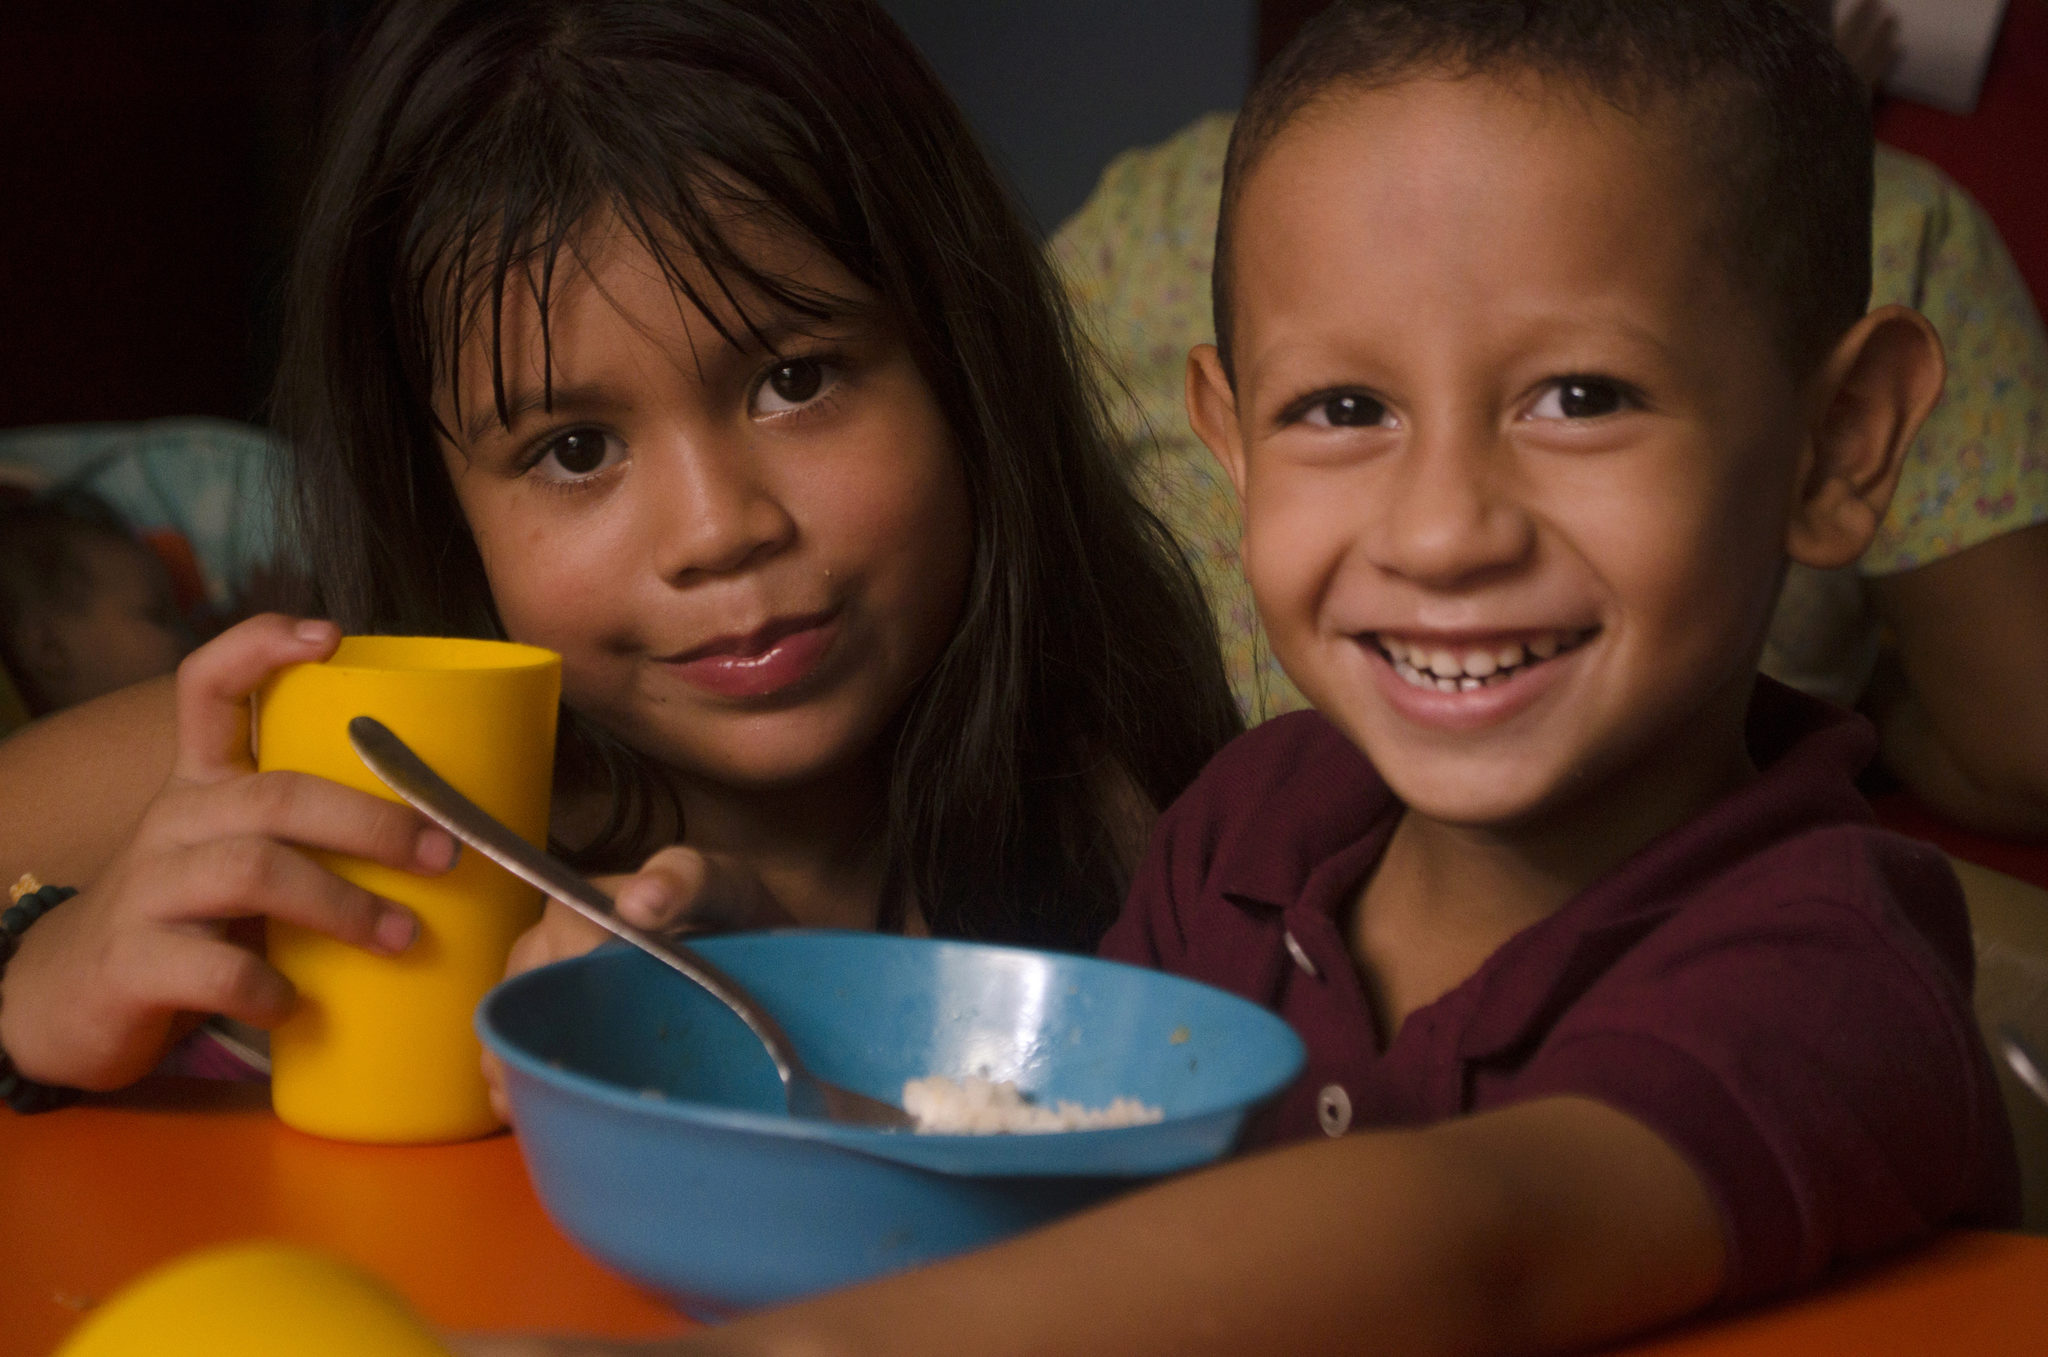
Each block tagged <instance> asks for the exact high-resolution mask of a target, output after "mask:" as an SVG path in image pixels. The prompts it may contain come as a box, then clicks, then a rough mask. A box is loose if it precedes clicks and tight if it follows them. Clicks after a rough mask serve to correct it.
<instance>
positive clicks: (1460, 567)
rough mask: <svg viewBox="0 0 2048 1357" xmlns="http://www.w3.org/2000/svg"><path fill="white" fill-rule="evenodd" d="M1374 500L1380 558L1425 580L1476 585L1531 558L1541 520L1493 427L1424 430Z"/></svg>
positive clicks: (1375, 551)
mask: <svg viewBox="0 0 2048 1357" xmlns="http://www.w3.org/2000/svg"><path fill="white" fill-rule="evenodd" d="M1389 470H1390V471H1391V473H1392V474H1391V475H1389V476H1388V477H1386V478H1385V479H1384V480H1383V481H1382V482H1381V484H1380V489H1381V490H1382V491H1383V492H1384V493H1383V494H1382V495H1381V496H1379V497H1378V499H1377V502H1376V503H1375V504H1374V505H1373V506H1372V508H1371V512H1372V513H1373V514H1374V516H1375V518H1376V520H1377V521H1376V524H1375V531H1374V532H1373V534H1372V537H1371V539H1370V550H1371V552H1372V555H1373V557H1374V563H1375V564H1376V565H1378V566H1379V567H1380V568H1381V569H1383V570H1386V571H1389V572H1391V573H1393V574H1397V575H1400V576H1402V577H1404V578H1406V579H1410V580H1413V581H1414V582H1416V583H1418V584H1424V585H1428V586H1430V587H1432V588H1438V589H1449V588H1460V587H1469V586H1471V585H1473V584H1475V583H1480V582H1482V581H1483V580H1484V579H1485V578H1486V577H1487V576H1488V575H1491V574H1494V573H1497V572H1500V571H1505V570H1511V569H1514V568H1515V567H1517V566H1519V565H1521V564H1522V563H1523V562H1524V561H1526V560H1527V559H1528V557H1529V555H1530V553H1531V552H1532V551H1533V550H1534V547H1535V542H1536V534H1535V525H1534V523H1533V521H1532V520H1531V518H1530V516H1529V514H1528V513H1527V511H1526V510H1525V508H1524V507H1523V505H1522V504H1521V502H1520V499H1519V497H1518V496H1517V495H1516V493H1515V490H1514V483H1513V473H1512V468H1511V467H1510V466H1509V465H1508V458H1507V454H1506V452H1505V450H1504V449H1503V448H1501V447H1499V446H1497V445H1496V444H1495V442H1494V440H1493V438H1492V437H1491V436H1490V435H1489V434H1487V433H1481V432H1479V431H1476V430H1464V431H1457V430H1446V431H1444V432H1442V433H1439V434H1436V435H1429V434H1426V433H1420V432H1418V435H1417V437H1416V438H1414V439H1413V440H1412V441H1411V442H1410V443H1409V445H1408V446H1407V447H1406V448H1404V449H1402V451H1401V453H1400V454H1399V456H1398V458H1397V460H1396V462H1395V464H1394V465H1393V466H1392V467H1390V468H1389Z"/></svg>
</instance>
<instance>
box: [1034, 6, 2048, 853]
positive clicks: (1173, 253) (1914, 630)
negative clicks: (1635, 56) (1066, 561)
mask: <svg viewBox="0 0 2048 1357" xmlns="http://www.w3.org/2000/svg"><path fill="white" fill-rule="evenodd" d="M1797 7H1798V8H1800V9H1802V10H1803V11H1805V12H1806V13H1807V14H1808V15H1809V17H1812V18H1815V19H1820V20H1825V18H1826V15H1827V11H1828V5H1827V3H1826V0H1799V3H1798V5H1797ZM1837 40H1838V42H1839V43H1840V45H1841V46H1842V47H1843V49H1844V52H1845V55H1847V56H1849V57H1850V58H1851V61H1852V64H1853V65H1854V66H1855V67H1856V69H1857V72H1858V74H1859V75H1860V76H1861V77H1862V78H1863V79H1864V81H1865V83H1866V84H1868V83H1871V82H1872V81H1873V79H1875V78H1876V77H1878V76H1879V75H1881V74H1882V72H1883V71H1884V70H1885V69H1887V68H1888V67H1889V65H1890V64H1891V61H1892V59H1893V57H1894V56H1895V54H1896V49H1895V43H1896V24H1895V21H1893V20H1892V19H1891V16H1890V15H1889V12H1888V11H1885V10H1884V9H1883V7H1882V6H1881V5H1877V4H1872V3H1863V4H1859V5H1856V6H1853V7H1851V8H1850V9H1849V10H1847V11H1846V12H1845V14H1844V16H1843V23H1842V26H1841V28H1840V29H1838V30H1837ZM1231 124H1232V119H1231V117H1230V116H1229V115H1226V114H1213V115H1210V116H1208V117H1205V118H1202V119H1200V120H1198V121H1196V122H1195V123H1193V124H1191V125H1190V126H1189V127H1187V128H1185V129H1184V130H1182V131H1181V132H1180V133H1178V134H1177V135H1175V136H1174V137H1173V138H1171V139H1169V140H1168V141H1166V142H1164V143H1162V144H1161V145H1159V146H1156V147H1151V148H1147V149H1143V150H1137V151H1132V152H1128V153H1126V154H1125V155H1123V156H1121V157H1119V158H1118V159H1117V160H1116V161H1115V162H1113V163H1112V164H1111V165H1110V167H1109V168H1108V169H1107V170H1106V171H1105V172H1104V173H1103V176H1102V179H1101V182H1100V183H1099V184H1098V186H1097V188H1096V190H1095V192H1094V194H1093V195H1092V196H1091V197H1090V199H1089V200H1088V202H1087V203H1086V204H1084V205H1083V206H1082V208H1081V209H1080V211H1079V212H1077V213H1076V214H1075V215H1074V216H1073V217H1072V218H1070V219H1069V220H1068V221H1067V222H1066V223H1065V224H1064V225H1063V226H1061V227H1060V228H1059V230H1058V231H1057V232H1056V233H1055V235H1054V237H1053V242H1052V249H1053V253H1054V256H1055V258H1056V259H1057V261H1058V262H1059V264H1060V266H1061V268H1062V270H1063V272H1064V274H1065V276H1066V277H1067V279H1068V285H1069V290H1070V291H1071V293H1072V294H1073V296H1074V298H1075V301H1076V303H1077V305H1078V307H1079V308H1080V309H1081V311H1082V313H1083V316H1084V318H1085V319H1086V320H1087V321H1088V323H1089V324H1090V327H1091V329H1092V331H1093V333H1094V336H1095V338H1096V340H1097V342H1098V344H1099V346H1100V349H1101V351H1102V354H1103V357H1104V361H1105V362H1106V363H1107V365H1108V367H1109V369H1110V371H1111V373H1112V375H1113V376H1114V377H1115V378H1117V379H1118V380H1119V381H1120V382H1121V383H1122V385H1123V388H1124V391H1125V393H1126V396H1127V399H1126V401H1125V403H1124V405H1123V407H1122V411H1121V426H1122V430H1123V433H1124V435H1125V438H1126V442H1127V446H1129V447H1130V449H1131V451H1132V456H1133V457H1134V459H1135V461H1136V463H1137V467H1138V471H1139V475H1140V483H1141V485H1143V486H1144V487H1145V488H1146V490H1147V493H1148V494H1149V495H1150V496H1151V498H1152V500H1153V502H1154V504H1155V505H1156V506H1157V507H1158V508H1159V510H1160V512H1161V513H1162V515H1163V516H1164V517H1166V519H1167V520H1168V521H1169V523H1171V524H1172V525H1173V527H1174V528H1175V530H1176V531H1178V532H1179V533H1180V534H1181V536H1182V537H1183V539H1184V540H1185V541H1186V543H1187V544H1188V546H1189V548H1190V551H1191V554H1192V555H1193V556H1194V558H1195V561H1196V567H1197V569H1198V571H1199V572H1200V573H1201V575H1202V579H1203V584H1204V586H1205V588H1206V589H1207V590H1208V593H1209V596H1210V600H1211V603H1212V606H1213V607H1214V609H1215V611H1216V614H1217V621H1218V626H1219V629H1220V630H1221V632H1222V635H1223V639H1224V652H1225V659H1226V663H1227V664H1228V666H1229V668H1230V672H1231V680H1232V686H1233V688H1234V690H1235V691H1236V693H1237V695H1238V699H1239V702H1240V704H1241V705H1242V706H1243V707H1244V708H1245V709H1246V711H1247V713H1248V714H1249V715H1250V717H1251V718H1252V719H1254V720H1256V719H1258V718H1260V717H1262V716H1265V715H1271V714H1274V713H1277V712H1283V711H1290V710H1294V709H1295V708H1298V707H1300V706H1302V705H1303V702H1304V700H1303V698H1302V697H1301V695H1300V694H1299V693H1298V692H1297V691H1296V690H1295V689H1294V687H1293V686H1292V685H1291V684H1290V683H1289V682H1288V681H1287V678H1286V676H1285V675H1284V674H1282V673H1281V672H1280V671H1279V669H1278V667H1277V666H1276V665H1275V664H1274V663H1273V662H1272V658H1271V655H1270V654H1269V653H1268V651H1267V649H1266V645H1265V639H1264V635H1263V633H1262V632H1261V631H1260V629H1259V626H1258V622H1257V618H1256V616H1255V614H1254V612H1253V609H1252V606H1251V599H1250V594H1249V591H1248V589H1247V587H1246V585H1245V583H1244V578H1243V571H1242V567H1241V566H1240V564H1239V561H1238V549H1237V543H1238V535H1239V525H1238V517H1237V508H1236V502H1235V499H1234V497H1233V495H1232V494H1231V492H1230V488H1229V486H1228V484H1227V483H1226V482H1225V480H1224V478H1223V477H1222V474H1221V472H1220V471H1218V470H1217V468H1216V467H1215V465H1214V463H1213V462H1212V461H1211V460H1210V459H1209V457H1208V456H1207V454H1206V452H1205V451H1204V450H1203V448H1202V446H1201V444H1200V442H1199V440H1197V439H1196V438H1195V436H1194V434H1193V432H1192V431H1191V430H1190V429H1189V427H1188V422H1187V415H1186V412H1185V409H1184V405H1183V386H1184V372H1183V369H1184V365H1185V358H1186V354H1187V352H1188V350H1189V349H1190V348H1191V347H1192V346H1194V345H1196V344H1202V343H1208V342H1210V341H1211V339H1212V338H1213V336H1214V323H1213V319H1212V317H1211V314H1210V303H1209V286H1208V279H1209V270H1210V267H1211V263H1212V243H1213V238H1214V233H1215V226H1216V215H1217V202H1218V195H1219V193H1220V189H1221V182H1222V174H1223V154H1224V147H1225V146H1226V144H1227V143H1228V140H1229V137H1230V129H1231ZM1871 244H1872V266H1873V289H1872V296H1871V301H1872V303H1873V304H1874V305H1876V304H1885V303H1893V302H1896V303H1900V304H1903V305H1907V306H1912V307H1914V308H1915V309H1917V310H1919V311H1921V312H1923V313H1924V314H1925V315H1926V316H1927V318H1928V319H1929V320H1930V321H1932V322H1933V324H1934V326H1935V329H1936V330H1937V332H1939V334H1940V335H1941V338H1942V341H1943V344H1944V346H1945V349H1946V352H1947V360H1948V380H1947V385H1946V387H1945V389H1944V394H1943V399H1942V403H1941V404H1940V406H1939V407H1937V408H1936V410H1935V411H1934V413H1933V415H1932V416H1931V417H1930V418H1929V419H1928V421H1927V424H1926V426H1925V427H1924V428H1923V430H1922V432H1921V435H1920V437H1919V439H1918V440H1917V441H1916V442H1915V443H1914V445H1913V447H1912V449H1911V451H1910V453H1909V454H1908V457H1907V459H1906V465H1905V470H1904V473H1903V475H1902V477H1901V480H1900V484H1899V489H1898V493H1897V494H1896V495H1895V496H1894V497H1893V500H1892V505H1891V509H1890V511H1889V512H1888V513H1887V515H1886V517H1885V520H1884V522H1883V523H1882V524H1881V525H1880V527H1879V530H1878V533H1877V535H1876V537H1875V539H1874V540H1873V541H1872V543H1871V545H1870V548H1869V550H1868V551H1866V552H1865V553H1864V555H1863V556H1862V558H1861V559H1860V560H1858V561H1857V562H1855V563H1854V564H1853V565H1849V566H1845V567H1843V568H1840V569H1836V570H1828V571H1819V570H1813V569H1810V568H1808V567H1805V566H1802V565H1798V564H1796V563H1795V564H1794V565H1793V566H1792V567H1791V569H1790V571H1789V574H1788V577H1787V580H1786V585H1785V589H1784V592H1783V594H1782V596H1781V598H1780V600H1779V604H1778V610H1777V613H1776V615H1775V617H1774V618H1773V621H1772V625H1771V630H1770V635H1769V638H1768V640H1767V642H1766V644H1765V647H1764V651H1763V655H1762V659H1761V664H1762V668H1763V670H1764V672H1765V673H1768V674H1771V675H1773V676H1774V677H1777V678H1780V679H1782V680H1784V681H1785V682H1788V683H1790V684H1792V685H1794V686H1795V687H1798V688H1800V689H1801V690H1803V691H1805V692H1808V693H1811V694H1813V695H1815V696H1818V697H1823V698H1826V699H1828V700H1830V701H1834V702H1837V703H1840V704H1842V705H1844V706H1861V707H1862V708H1863V710H1864V711H1866V712H1867V713H1868V714H1869V715H1870V716H1871V717H1872V718H1873V719H1874V720H1875V721H1876V722H1877V724H1878V727H1879V730H1880V734H1881V737H1882V749H1883V761H1884V764H1885V766H1886V767H1887V768H1888V769H1889V770H1890V772H1891V773H1892V774H1893V775H1895V776H1896V777H1897V778H1898V779H1899V780H1900V781H1901V782H1903V783H1904V784H1905V786H1906V787H1907V788H1909V789H1910V790H1911V791H1912V792H1913V793H1914V794H1915V795H1916V796H1917V797H1918V798H1919V799H1920V800H1921V801H1922V802H1924V803H1925V804H1926V805H1927V806H1929V807H1930V808H1931V809H1933V810H1935V811H1937V812H1938V813H1940V814H1942V815H1944V816H1946V817H1947V818H1949V819H1951V820H1954V821H1956V822H1957V823H1960V824H1963V825H1965V826H1968V827H1970V828H1974V829H1979V830H1982V831H1986V832H1990V833H1996V834H2005V835H2011V836H2015V837H2025V838H2042V837H2048V683H2044V682H2042V681H2041V679H2040V675H2042V674H2043V673H2048V339H2044V337H2043V331H2042V324H2041V318H2040V315H2039V313H2038V311H2037V309H2036V307H2035V304H2034V302H2033V300H2032V299H2031V298H2030V297H2029V296H2028V294H2027V290H2026V287H2025V285H2024V284H2023V283H2022V282H2021V280H2020V278H2019V275H2018V273H2017V271H2016V270H2015V269H2014V267H2013V264H2012V260H2011V257H2010V256H2009V255H2008V254H2007V253H2006V250H2005V247H2004V245H2003V244H2002V243H2001V242H2000V240H1999V238H1998V232H1997V229H1996V228H1995V227H1994V226H1993V225H1992V224H1991V222H1990V220H1989V219H1988V218H1987V217H1986V216H1985V215H1984V214H1983V212H1982V211H1981V210H1980V209H1979V208H1978V207H1977V206H1976V204H1975V203H1973V202H1972V201H1971V200H1970V199H1969V197H1968V196H1967V195H1966V194H1965V193H1964V192H1963V191H1962V190H1961V189H1960V188H1958V187H1957V186H1956V185H1955V184H1954V183H1953V182H1952V181H1950V180H1949V179H1948V178H1947V177H1946V176H1945V175H1943V174H1942V173H1941V172H1940V171H1939V170H1937V169H1935V168H1934V167H1933V166H1931V165H1928V164H1927V163H1925V162H1924V161H1921V160H1918V159H1915V158H1914V157H1911V156H1908V155H1905V154H1903V153H1901V152H1898V151H1895V150H1892V149H1891V148H1889V147H1885V146H1879V147H1877V149H1876V192H1875V198H1874V208H1873V231H1872V239H1871Z"/></svg>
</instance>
